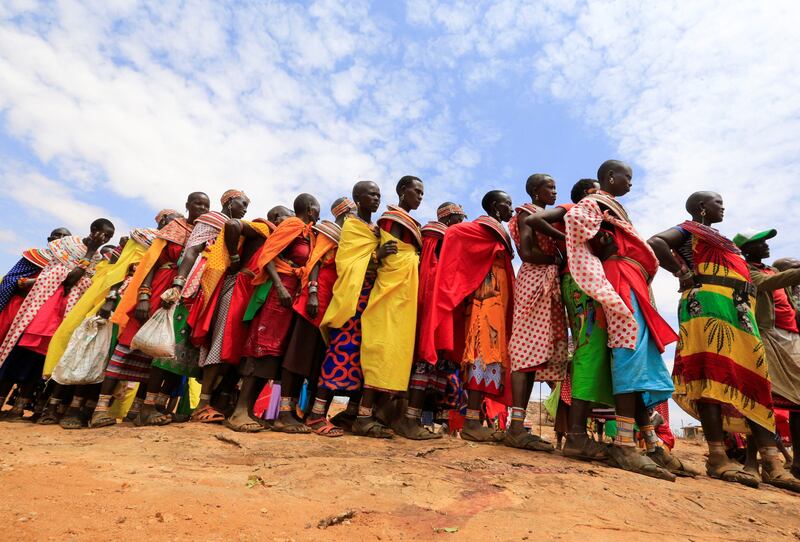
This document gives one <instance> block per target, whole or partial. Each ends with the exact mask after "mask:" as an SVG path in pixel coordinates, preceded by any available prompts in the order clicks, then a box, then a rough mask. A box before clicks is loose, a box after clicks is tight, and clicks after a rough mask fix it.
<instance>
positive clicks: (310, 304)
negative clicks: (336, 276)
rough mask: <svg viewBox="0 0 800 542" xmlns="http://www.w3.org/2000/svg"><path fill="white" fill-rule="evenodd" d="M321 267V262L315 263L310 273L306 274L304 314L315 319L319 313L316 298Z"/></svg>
mask: <svg viewBox="0 0 800 542" xmlns="http://www.w3.org/2000/svg"><path fill="white" fill-rule="evenodd" d="M320 267H322V262H321V261H319V262H317V263H316V264H315V265H314V267H313V269H311V273H309V274H308V301H306V312H308V315H309V316H310V317H311V318H316V317H317V312H318V311H319V299H318V298H317V277H318V276H319V269H320Z"/></svg>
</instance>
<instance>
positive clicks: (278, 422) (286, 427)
mask: <svg viewBox="0 0 800 542" xmlns="http://www.w3.org/2000/svg"><path fill="white" fill-rule="evenodd" d="M272 430H273V431H277V432H279V433H294V434H298V433H301V434H307V433H310V432H311V428H310V427H308V426H307V425H306V424H304V423H303V422H301V421H300V420H298V419H297V418H296V417H295V416H294V414H293V413H292V412H280V413H279V414H278V417H277V418H275V423H273V424H272Z"/></svg>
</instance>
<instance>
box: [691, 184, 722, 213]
mask: <svg viewBox="0 0 800 542" xmlns="http://www.w3.org/2000/svg"><path fill="white" fill-rule="evenodd" d="M718 196H719V194H717V193H716V192H711V191H708V190H703V191H700V192H695V193H694V194H692V195H691V196H689V198H688V199H687V200H686V211H687V212H688V213H689V214H690V215H692V216H696V215H699V214H700V210H701V208H700V205H701V204H703V203H706V202H707V201H709V200H712V199H714V198H716V197H718Z"/></svg>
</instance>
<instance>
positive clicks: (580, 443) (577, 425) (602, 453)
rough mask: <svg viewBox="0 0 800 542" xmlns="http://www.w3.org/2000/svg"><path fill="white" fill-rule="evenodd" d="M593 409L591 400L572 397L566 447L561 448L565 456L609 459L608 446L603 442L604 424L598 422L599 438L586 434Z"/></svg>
mask: <svg viewBox="0 0 800 542" xmlns="http://www.w3.org/2000/svg"><path fill="white" fill-rule="evenodd" d="M591 410H592V404H591V403H590V402H589V401H584V400H582V399H577V398H575V397H574V396H573V397H572V405H571V406H570V408H569V413H568V414H567V425H568V427H569V431H568V433H567V438H566V442H564V448H563V449H562V450H561V453H562V455H564V457H571V458H574V459H583V460H586V461H594V460H598V461H604V460H606V459H608V447H607V446H606V445H605V444H603V424H602V422H599V421H598V422H597V426H598V430H597V433H598V435H599V438H598V440H597V441H594V440H592V439H590V438H589V435H588V434H586V419H587V418H588V417H589V413H590V412H591Z"/></svg>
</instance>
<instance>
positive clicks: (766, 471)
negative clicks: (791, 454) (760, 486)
mask: <svg viewBox="0 0 800 542" xmlns="http://www.w3.org/2000/svg"><path fill="white" fill-rule="evenodd" d="M761 481H762V482H764V483H765V484H769V485H771V486H775V487H779V488H781V489H786V490H788V491H793V492H795V493H800V480H798V479H797V478H795V477H794V476H793V475H792V474H791V473H790V472H789V471H787V470H786V469H785V468H784V467H783V461H782V460H780V459H777V458H775V459H773V460H770V459H768V458H763V459H762V460H761Z"/></svg>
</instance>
